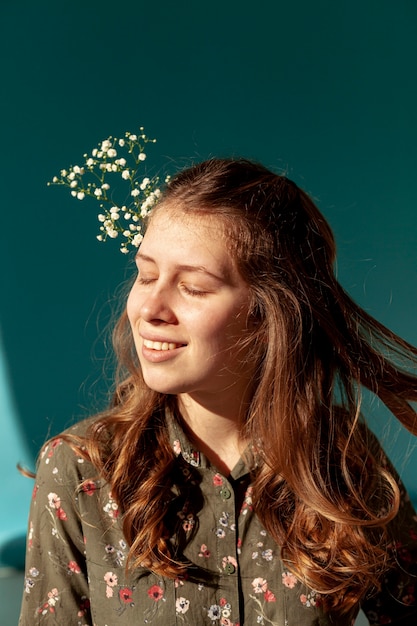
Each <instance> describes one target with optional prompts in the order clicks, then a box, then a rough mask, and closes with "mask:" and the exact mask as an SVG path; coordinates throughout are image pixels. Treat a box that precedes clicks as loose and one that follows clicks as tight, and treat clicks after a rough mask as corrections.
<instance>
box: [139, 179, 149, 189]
mask: <svg viewBox="0 0 417 626" xmlns="http://www.w3.org/2000/svg"><path fill="white" fill-rule="evenodd" d="M150 182H151V181H150V180H149V178H144V179H143V181H142V182H141V184H140V188H141V189H142V191H143V190H144V189H146V187H147V186H148V185H149V183H150Z"/></svg>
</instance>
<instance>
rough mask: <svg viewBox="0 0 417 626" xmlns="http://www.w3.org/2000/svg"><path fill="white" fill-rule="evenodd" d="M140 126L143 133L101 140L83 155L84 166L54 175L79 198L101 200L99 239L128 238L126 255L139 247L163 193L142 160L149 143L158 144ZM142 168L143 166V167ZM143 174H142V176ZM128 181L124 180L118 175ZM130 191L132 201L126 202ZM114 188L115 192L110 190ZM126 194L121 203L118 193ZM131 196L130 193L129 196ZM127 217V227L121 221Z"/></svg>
mask: <svg viewBox="0 0 417 626" xmlns="http://www.w3.org/2000/svg"><path fill="white" fill-rule="evenodd" d="M154 142H155V140H154V139H149V138H148V137H147V136H146V135H145V134H144V132H143V128H142V127H140V133H139V134H135V133H130V132H126V133H125V134H124V138H122V139H117V138H115V137H112V136H110V137H108V138H107V139H105V140H103V141H101V142H100V143H99V144H98V146H97V147H96V148H94V149H93V150H92V151H91V153H85V154H84V155H83V158H84V165H82V164H81V165H74V166H71V167H69V168H68V169H63V170H61V172H60V176H54V177H53V179H52V181H51V183H48V185H49V184H56V185H63V186H65V187H68V188H69V191H70V193H71V195H72V196H73V197H75V198H77V199H78V200H84V198H88V197H90V198H91V197H92V198H95V199H96V200H98V201H99V203H100V207H101V208H102V212H100V213H99V214H98V220H99V224H100V226H99V231H100V232H99V234H98V235H97V239H98V240H99V241H106V239H108V238H110V239H115V238H117V237H118V236H119V234H120V235H121V236H123V237H124V239H125V241H123V242H121V244H120V246H119V247H120V250H121V252H123V254H126V253H127V251H128V248H130V247H131V246H133V247H137V246H139V244H140V242H141V241H142V238H143V235H142V232H141V231H142V220H143V219H144V218H145V217H146V216H147V215H148V214H149V211H150V209H151V207H152V206H153V205H154V204H155V202H156V201H157V198H159V196H160V190H159V189H157V188H156V184H157V181H158V179H157V178H156V179H152V180H151V179H150V178H148V177H147V176H145V177H144V176H143V173H144V170H143V165H142V162H143V161H144V160H145V159H146V147H145V146H146V144H147V143H154ZM141 168H142V169H141ZM141 173H142V176H141ZM114 174H118V175H120V176H121V179H122V180H123V181H125V182H124V183H122V182H121V180H120V178H118V176H116V177H114ZM126 185H127V186H128V188H129V189H128V191H127V194H129V193H130V201H129V202H128V203H127V205H126V204H123V205H122V202H123V200H124V199H125V197H126ZM110 189H111V195H110V192H109V190H110ZM120 194H122V201H121V202H120V204H121V206H118V204H119V200H120V199H118V195H120ZM128 197H129V195H128ZM122 216H123V217H124V219H125V222H124V224H125V226H124V228H123V227H122V226H121V224H120V219H121V218H122Z"/></svg>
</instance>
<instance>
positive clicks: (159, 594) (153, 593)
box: [147, 585, 164, 602]
mask: <svg viewBox="0 0 417 626" xmlns="http://www.w3.org/2000/svg"><path fill="white" fill-rule="evenodd" d="M147 594H148V596H149V597H150V598H152V600H155V602H158V600H161V599H162V598H163V597H164V590H163V589H162V588H161V587H160V586H159V585H152V587H150V588H149V589H148V591H147Z"/></svg>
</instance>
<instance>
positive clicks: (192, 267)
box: [135, 252, 230, 282]
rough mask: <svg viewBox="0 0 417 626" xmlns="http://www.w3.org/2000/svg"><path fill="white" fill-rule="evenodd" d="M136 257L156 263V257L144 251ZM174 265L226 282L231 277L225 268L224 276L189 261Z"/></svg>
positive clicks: (177, 268) (177, 267) (181, 269)
mask: <svg viewBox="0 0 417 626" xmlns="http://www.w3.org/2000/svg"><path fill="white" fill-rule="evenodd" d="M135 258H136V259H141V260H143V261H147V262H149V263H153V264H154V265H156V261H155V259H153V258H152V257H151V256H148V255H147V254H143V252H138V253H137V254H136V257H135ZM174 267H175V269H176V270H178V271H181V272H199V273H201V274H207V275H208V276H211V277H212V278H215V279H216V280H220V281H222V282H224V281H225V279H226V280H228V279H229V278H230V276H229V272H228V271H226V270H224V276H219V275H218V274H214V273H213V272H210V270H208V269H207V268H206V267H205V266H204V265H191V264H188V263H181V264H178V265H175V266H174Z"/></svg>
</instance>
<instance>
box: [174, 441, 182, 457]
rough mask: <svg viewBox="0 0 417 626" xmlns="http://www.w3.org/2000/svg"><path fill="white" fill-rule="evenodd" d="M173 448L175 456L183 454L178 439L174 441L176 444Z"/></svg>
mask: <svg viewBox="0 0 417 626" xmlns="http://www.w3.org/2000/svg"><path fill="white" fill-rule="evenodd" d="M172 448H173V450H174V454H176V455H177V456H178V455H179V454H181V444H180V441H179V439H176V440H175V441H174V443H173V444H172Z"/></svg>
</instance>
